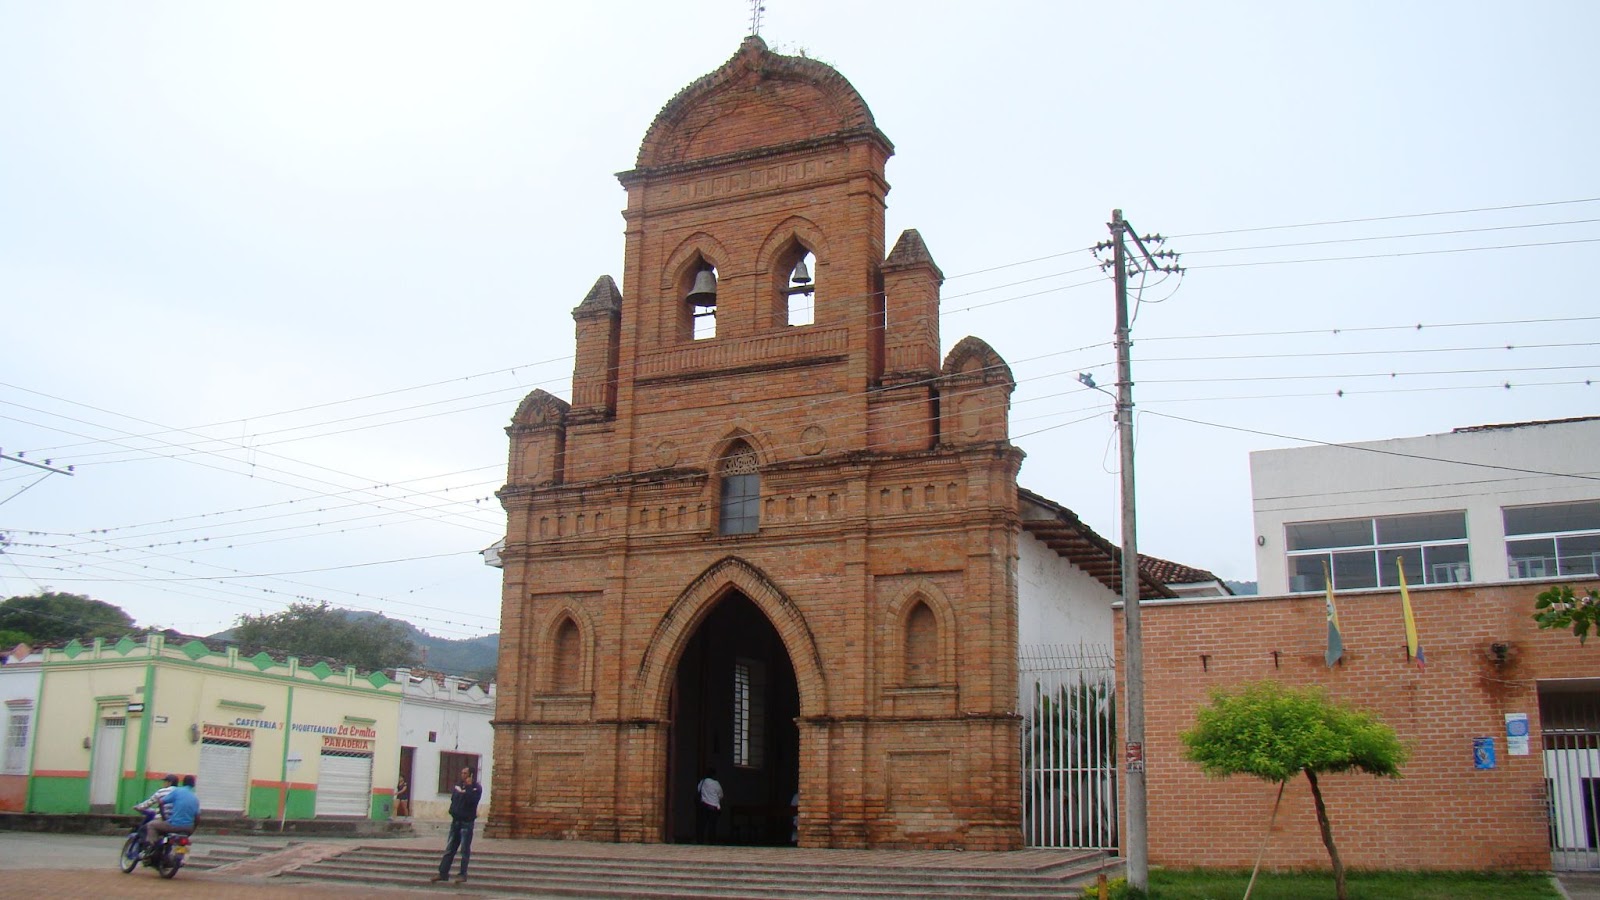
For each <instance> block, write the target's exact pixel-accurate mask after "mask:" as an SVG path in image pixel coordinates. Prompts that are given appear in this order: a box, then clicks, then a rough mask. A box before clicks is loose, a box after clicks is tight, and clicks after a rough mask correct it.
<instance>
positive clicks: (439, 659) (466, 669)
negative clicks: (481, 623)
mask: <svg viewBox="0 0 1600 900" xmlns="http://www.w3.org/2000/svg"><path fill="white" fill-rule="evenodd" d="M339 612H341V613H343V614H344V615H345V617H346V618H349V619H365V618H369V617H371V616H376V615H378V613H375V612H370V611H368V610H358V609H341V610H339ZM388 618H389V619H390V620H391V621H395V622H399V623H400V625H401V626H402V627H404V628H405V630H406V635H407V636H408V637H410V638H411V642H412V643H414V644H416V645H417V649H418V650H420V651H422V662H421V664H420V667H421V668H425V669H432V670H433V671H435V672H443V673H445V674H446V675H461V676H464V677H466V678H471V679H473V680H475V681H493V680H494V678H495V664H496V662H497V661H498V660H499V658H500V635H498V634H489V635H484V636H483V637H479V638H467V639H464V640H449V639H446V638H441V637H434V636H433V635H431V634H429V633H427V632H426V631H423V630H422V629H420V628H418V627H417V626H415V625H413V624H411V623H410V622H407V621H406V620H404V619H397V618H394V617H393V616H389V617H388ZM208 637H209V638H215V639H216V640H219V641H227V640H231V639H232V638H233V630H232V629H229V630H227V631H219V632H217V633H216V634H213V635H209V636H208Z"/></svg>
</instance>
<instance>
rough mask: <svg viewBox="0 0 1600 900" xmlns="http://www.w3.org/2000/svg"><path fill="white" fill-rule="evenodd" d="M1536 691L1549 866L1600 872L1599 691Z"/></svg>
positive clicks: (1555, 688)
mask: <svg viewBox="0 0 1600 900" xmlns="http://www.w3.org/2000/svg"><path fill="white" fill-rule="evenodd" d="M1563 688H1567V686H1566V685H1543V684H1541V685H1540V686H1539V720H1540V732H1541V733H1542V736H1543V745H1544V747H1543V749H1544V784H1545V797H1546V802H1547V809H1548V812H1549V816H1550V867H1551V868H1552V869H1564V870H1572V869H1600V692H1597V691H1596V690H1595V689H1594V686H1593V685H1592V684H1590V685H1585V688H1586V689H1583V690H1572V689H1563Z"/></svg>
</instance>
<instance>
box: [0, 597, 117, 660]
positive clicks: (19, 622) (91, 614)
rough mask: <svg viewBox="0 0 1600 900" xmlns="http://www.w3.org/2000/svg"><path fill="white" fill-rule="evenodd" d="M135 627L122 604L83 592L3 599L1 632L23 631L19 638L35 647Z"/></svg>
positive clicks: (114, 632) (110, 634) (0, 618)
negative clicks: (87, 595)
mask: <svg viewBox="0 0 1600 900" xmlns="http://www.w3.org/2000/svg"><path fill="white" fill-rule="evenodd" d="M136 630H137V629H136V627H135V626H134V624H133V617H132V616H129V615H128V614H127V613H126V612H123V611H122V607H120V606H113V605H112V604H110V603H106V602H105V601H103V600H94V599H92V598H89V597H85V596H83V595H82V594H65V593H58V592H56V591H45V592H43V593H39V594H31V595H27V596H20V597H11V598H9V599H7V600H5V601H4V602H0V633H12V634H13V635H16V634H20V635H22V637H21V638H20V640H26V641H27V642H28V643H30V644H33V645H34V646H36V647H38V646H46V645H50V644H65V643H67V642H68V641H71V640H79V641H85V642H87V641H92V640H94V639H95V638H97V637H103V638H111V637H121V636H122V635H125V634H128V633H129V632H132V631H136ZM16 643H17V642H16V641H12V642H11V646H14V645H15V644H16Z"/></svg>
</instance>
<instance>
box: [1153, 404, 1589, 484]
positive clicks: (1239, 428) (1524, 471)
mask: <svg viewBox="0 0 1600 900" xmlns="http://www.w3.org/2000/svg"><path fill="white" fill-rule="evenodd" d="M1145 414H1146V415H1151V416H1160V417H1161V418H1163V419H1176V420H1177V421H1179V422H1188V423H1189V424H1191V425H1205V426H1207V427H1210V428H1221V429H1224V430H1226V431H1239V432H1244V433H1245V434H1255V435H1260V436H1262V437H1270V438H1277V439H1279V440H1285V441H1299V442H1301V443H1304V444H1317V445H1320V446H1323V447H1338V448H1342V449H1345V450H1359V451H1361V452H1363V453H1376V454H1379V455H1380V456H1395V457H1400V458H1402V459H1419V460H1424V461H1426V462H1439V463H1450V464H1452V465H1458V466H1471V467H1473V468H1478V469H1493V470H1495V471H1499V472H1518V473H1521V474H1523V475H1542V476H1546V477H1549V478H1575V479H1578V480H1580V481H1600V475H1585V474H1580V473H1575V472H1547V471H1545V470H1543V469H1526V468H1522V467H1520V466H1505V465H1500V464H1498V463H1484V462H1475V461H1471V460H1464V459H1450V458H1448V457H1443V456H1428V455H1426V454H1421V453H1402V452H1400V451H1399V450H1383V449H1381V448H1378V447H1363V446H1361V445H1359V444H1340V443H1336V442H1334V441H1320V440H1317V439H1316V438H1307V437H1297V436H1294V435H1287V434H1278V433H1276V432H1272V431H1262V430H1260V429H1257V428H1244V427H1242V426H1238V425H1224V424H1222V423H1220V422H1207V421H1205V420H1203V419H1191V418H1188V417H1186V416H1177V415H1173V414H1172V413H1161V412H1154V411H1151V410H1145Z"/></svg>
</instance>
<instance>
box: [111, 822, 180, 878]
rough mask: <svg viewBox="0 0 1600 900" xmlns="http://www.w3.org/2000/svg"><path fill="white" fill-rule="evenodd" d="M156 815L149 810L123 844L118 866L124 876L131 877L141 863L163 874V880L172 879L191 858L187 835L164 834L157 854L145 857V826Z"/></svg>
mask: <svg viewBox="0 0 1600 900" xmlns="http://www.w3.org/2000/svg"><path fill="white" fill-rule="evenodd" d="M153 818H155V814H154V813H152V812H150V811H149V810H145V811H144V819H143V821H141V822H139V824H137V825H135V826H133V830H132V831H130V832H128V839H127V840H125V841H123V842H122V855H121V857H119V859H118V865H119V866H120V867H121V868H122V874H124V875H131V874H133V870H134V869H137V868H138V867H139V863H141V862H142V863H144V864H145V865H147V866H151V867H153V868H154V869H155V870H156V871H157V872H159V873H160V874H161V877H162V878H171V877H172V876H174V875H176V874H178V870H179V869H181V868H183V863H184V860H186V859H188V857H189V836H188V835H187V834H163V835H161V838H160V840H158V841H157V842H156V847H155V852H154V853H151V854H150V855H149V856H146V855H145V852H144V851H145V840H144V832H145V826H146V825H148V824H150V820H151V819H153Z"/></svg>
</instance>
